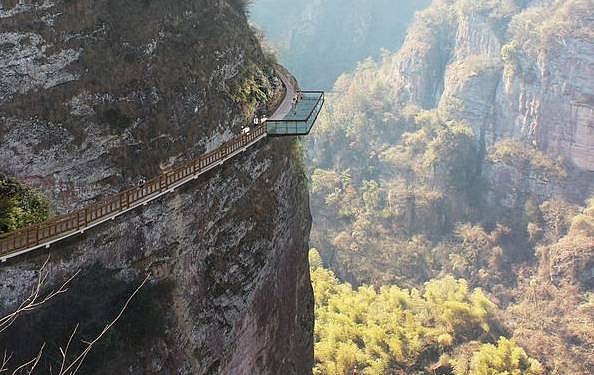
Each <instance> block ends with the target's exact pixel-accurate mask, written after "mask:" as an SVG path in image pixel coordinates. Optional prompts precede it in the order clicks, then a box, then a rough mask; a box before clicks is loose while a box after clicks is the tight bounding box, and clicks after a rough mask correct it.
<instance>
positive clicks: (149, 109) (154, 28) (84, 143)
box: [0, 0, 313, 374]
mask: <svg viewBox="0 0 594 375" xmlns="http://www.w3.org/2000/svg"><path fill="white" fill-rule="evenodd" d="M241 4H242V2H238V1H216V2H212V1H206V0H204V1H191V2H181V3H178V2H167V1H152V2H144V1H135V0H134V1H127V2H112V1H77V2H70V1H58V0H56V1H33V2H19V1H16V0H15V1H8V2H3V4H2V5H1V6H0V173H3V174H7V175H10V176H14V177H16V178H18V179H19V180H21V181H23V182H25V183H27V184H28V185H31V186H34V187H37V188H39V189H40V190H41V191H42V192H43V193H44V194H45V195H46V196H47V197H49V199H50V201H51V202H52V204H53V205H54V207H55V209H56V210H57V211H58V212H65V211H68V210H71V209H74V208H77V207H81V206H84V205H86V204H88V203H91V202H93V201H95V200H98V199H100V198H101V197H105V196H107V195H109V194H111V193H114V192H117V191H120V190H122V189H123V188H125V187H126V186H129V185H131V184H135V183H138V182H140V181H143V180H145V179H147V178H150V177H151V176H152V175H154V174H156V173H158V171H159V170H160V169H164V168H168V167H170V166H171V165H174V164H176V163H179V162H182V161H184V160H188V159H190V158H192V157H195V156H198V155H200V154H201V153H203V152H205V151H207V150H210V149H212V148H214V147H216V146H218V145H219V144H220V143H221V142H223V141H225V140H227V139H229V138H231V137H232V136H233V134H237V133H239V129H240V126H241V125H242V124H243V123H244V122H245V116H244V113H245V111H249V110H250V108H251V107H250V101H251V100H252V98H251V97H250V90H251V89H253V90H256V89H258V90H261V91H263V92H266V93H268V94H271V92H272V90H273V89H274V88H275V87H276V88H277V89H279V84H278V81H276V80H275V79H274V78H273V77H272V70H271V68H270V66H269V65H268V64H267V63H266V61H265V58H264V57H263V54H262V52H261V50H260V47H259V45H258V41H257V40H256V39H255V37H254V36H253V33H252V32H251V30H250V29H249V27H248V25H247V20H246V18H245V15H244V14H243V10H242V9H241V8H242V6H241ZM245 82H256V84H257V85H258V87H255V88H252V87H249V84H246V83H245ZM238 87H241V88H242V89H245V88H247V90H242V92H241V93H238ZM242 95H243V96H242ZM293 142H294V141H291V140H264V141H262V142H261V143H260V144H259V145H257V146H256V147H255V148H253V149H252V150H250V151H248V152H247V153H245V154H244V155H243V156H241V157H239V158H237V159H235V160H233V161H231V162H229V163H227V164H225V165H223V166H221V167H219V168H218V169H216V170H214V171H212V172H209V173H208V174H207V175H204V176H202V177H201V178H199V179H198V180H197V181H196V182H194V183H191V184H189V185H187V186H186V187H185V188H183V189H181V191H179V192H177V193H175V194H171V195H168V196H166V197H163V198H162V199H160V200H158V201H156V202H154V203H152V204H150V205H148V206H145V207H142V208H140V209H137V210H135V211H134V212H130V213H128V214H126V215H124V216H122V217H120V218H119V219H117V220H115V221H113V222H111V223H107V224H105V225H101V226H99V227H97V228H95V229H93V230H90V231H88V232H85V233H84V234H83V235H80V236H78V237H75V238H73V239H71V240H68V241H65V242H63V243H59V244H56V245H53V246H52V248H50V249H48V250H45V251H39V252H37V253H34V254H32V255H30V256H27V257H25V258H19V259H17V260H15V261H13V262H12V263H9V264H4V265H2V267H1V268H0V274H1V275H0V280H1V281H0V301H1V303H0V305H1V306H2V311H8V310H10V309H11V308H13V307H14V306H15V304H16V303H17V302H18V301H20V300H22V298H23V297H24V296H26V295H27V293H28V292H29V290H30V288H31V286H32V285H33V284H34V283H35V277H36V269H37V268H38V267H39V266H40V264H41V262H42V260H44V259H45V258H46V256H47V253H50V254H51V258H50V263H49V265H48V270H49V272H50V280H51V283H58V282H60V281H61V280H63V279H64V278H66V277H68V276H69V275H72V274H73V273H74V272H76V271H77V270H82V272H81V274H80V275H79V276H78V277H77V279H75V280H74V281H73V288H72V293H68V294H66V295H64V296H60V298H59V299H58V300H56V301H55V302H54V303H53V304H50V305H49V306H48V309H46V310H44V312H42V313H40V315H39V316H38V317H37V318H33V319H32V320H27V321H26V322H17V326H15V331H14V332H13V333H12V334H8V335H6V337H8V339H7V338H3V339H2V340H3V341H2V343H3V344H5V346H7V347H8V348H9V350H10V349H13V350H15V351H17V352H19V353H20V355H21V356H22V357H26V356H27V355H29V354H30V353H29V352H30V351H31V350H36V349H35V345H34V343H35V342H39V343H42V342H52V343H53V345H56V347H57V346H62V345H64V340H67V337H68V335H67V332H68V331H71V330H72V329H73V328H74V325H75V324H76V323H77V322H79V321H80V322H81V323H82V327H83V331H85V329H86V332H85V333H84V334H86V337H89V336H91V335H93V334H94V333H93V329H92V328H93V327H94V326H93V322H89V321H95V319H96V320H97V321H101V320H102V318H104V320H103V321H107V320H108V319H110V315H109V314H108V313H107V314H106V313H105V311H111V310H113V309H114V308H115V307H116V306H118V305H121V303H122V301H123V298H124V297H125V296H126V295H127V294H129V293H130V291H131V289H132V288H133V287H134V285H136V284H137V281H138V279H140V278H142V275H143V274H145V273H151V275H152V277H151V279H150V283H149V284H150V285H149V286H148V287H147V292H146V293H148V294H146V293H145V297H143V299H141V301H144V302H142V303H145V305H146V306H145V305H141V308H139V309H138V310H136V313H137V316H134V317H129V319H131V320H130V321H129V327H128V328H126V327H127V326H128V323H126V324H122V325H121V326H120V327H119V328H118V327H115V332H116V333H115V334H114V335H112V337H111V338H110V339H109V340H108V341H109V343H107V344H104V346H102V347H101V348H99V349H98V351H99V352H100V354H98V355H97V356H96V357H90V358H89V362H88V365H87V368H86V369H85V373H92V372H93V371H96V372H98V373H110V371H111V373H115V372H117V373H122V372H128V373H136V374H141V373H192V374H199V373H233V374H242V373H244V374H253V373H263V374H264V373H270V374H279V373H287V374H291V373H294V374H303V373H307V372H308V371H310V368H311V364H312V360H313V353H312V327H313V305H312V292H311V285H310V282H309V273H308V266H307V247H308V236H309V227H310V221H311V220H310V216H309V206H308V196H307V189H306V187H305V185H304V184H305V182H304V179H303V173H302V170H301V167H300V164H299V154H298V153H297V152H289V151H288V150H291V149H292V148H295V147H296V146H295V144H294V143H293ZM89 280H92V281H93V282H92V283H91V282H89ZM77 283H78V284H77ZM83 284H84V285H87V286H88V288H87V289H84V288H78V289H77V286H76V285H83ZM157 291H158V293H157ZM91 296H92V297H91ZM151 296H152V297H154V298H152V299H151V298H150V297H151ZM89 299H90V300H91V301H92V302H89V303H88V304H86V306H85V304H83V303H81V302H80V301H88V300H89ZM77 301H78V302H77ZM139 303H141V302H139ZM66 306H68V307H69V308H66ZM89 306H90V307H89ZM144 307H146V308H144ZM60 311H61V312H62V313H60V314H58V312H60ZM67 311H70V313H66V312H67ZM76 312H79V313H80V314H77V313H76ZM52 314H53V315H52ZM56 314H57V315H56ZM85 314H87V315H85ZM94 314H95V315H94ZM151 314H152V315H151ZM56 316H59V317H60V318H59V323H58V326H59V327H61V328H59V329H58V328H55V326H56V325H55V324H54V325H51V326H48V319H52V317H54V318H55V317H56ZM85 317H86V319H85ZM151 317H152V318H151ZM143 321H144V323H142V322H143ZM96 323H97V322H96V321H95V326H96ZM19 324H20V325H19ZM141 324H145V327H144V328H142V329H140V331H138V325H141ZM85 326H86V328H85ZM48 327H54V328H55V329H54V328H51V329H50V328H48ZM130 327H132V328H130ZM134 327H136V328H134ZM155 327H158V328H159V329H154V328H155ZM145 328H146V329H145ZM130 329H131V330H130ZM56 330H57V331H56ZM40 331H41V334H39V332H40ZM25 332H31V333H32V335H31V336H29V337H28V338H27V340H28V343H27V344H26V345H25V343H24V342H23V340H21V339H19V338H18V335H17V334H16V333H21V334H23V335H25ZM130 332H136V335H137V336H136V338H137V339H136V340H134V343H133V344H130V345H128V344H126V343H128V342H129V341H130V340H132V339H131V337H132V336H130V334H129V333H130ZM33 333H34V334H33ZM32 343H33V344H32ZM114 353H115V354H114ZM53 354H55V353H53ZM101 358H103V359H101ZM105 358H111V359H110V360H109V361H106V360H105ZM47 361H48V363H49V362H51V354H50V356H49V357H48V359H47Z"/></svg>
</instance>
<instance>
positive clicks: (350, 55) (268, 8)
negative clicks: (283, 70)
mask: <svg viewBox="0 0 594 375" xmlns="http://www.w3.org/2000/svg"><path fill="white" fill-rule="evenodd" d="M429 3H430V1H429V0H399V1H394V0H341V1H330V0H295V1H290V0H256V1H255V2H254V5H253V6H252V7H251V18H252V19H253V20H254V21H255V22H256V23H257V24H258V25H259V27H261V28H262V29H263V30H264V31H265V34H266V37H267V38H269V39H270V41H271V42H272V43H273V44H274V45H276V46H277V48H278V49H279V50H280V56H281V60H282V62H283V63H284V64H285V65H286V66H287V67H288V68H289V69H290V70H291V71H293V72H295V75H296V76H297V78H298V79H299V81H300V82H301V84H302V86H303V87H307V88H312V87H313V88H330V87H331V86H332V84H333V83H334V80H335V79H336V77H338V75H339V74H341V73H342V72H346V71H351V70H353V68H354V67H355V65H356V63H357V61H359V60H362V59H364V58H366V57H368V56H372V57H374V58H377V57H379V55H380V49H382V48H385V49H387V50H389V51H394V50H396V49H397V48H398V47H399V46H400V44H401V43H402V40H403V38H404V35H405V32H406V28H407V27H408V24H409V22H410V21H411V20H412V16H413V14H414V12H415V11H416V10H418V9H422V8H424V7H425V6H427V5H428V4H429Z"/></svg>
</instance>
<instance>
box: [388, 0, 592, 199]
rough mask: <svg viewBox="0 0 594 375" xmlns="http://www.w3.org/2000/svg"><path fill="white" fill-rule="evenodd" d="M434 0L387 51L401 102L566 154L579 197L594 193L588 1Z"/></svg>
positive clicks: (490, 138)
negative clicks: (395, 50) (403, 37)
mask: <svg viewBox="0 0 594 375" xmlns="http://www.w3.org/2000/svg"><path fill="white" fill-rule="evenodd" d="M523 3H524V5H523V6H520V5H516V4H520V3H519V2H476V3H474V2H467V1H434V3H433V5H432V6H431V7H430V8H429V9H427V10H425V11H423V12H422V13H420V14H419V15H418V16H417V20H416V22H415V24H414V25H413V27H412V28H411V30H410V32H409V35H408V37H407V39H406V41H405V43H404V45H403V47H402V49H401V50H400V51H399V52H398V53H397V54H395V55H394V56H392V57H391V58H390V59H388V60H387V64H386V66H384V67H383V69H388V70H390V69H391V70H392V74H391V78H390V84H391V85H392V87H393V89H394V91H395V92H396V93H397V95H398V97H399V98H400V99H401V101H402V102H412V103H415V104H417V105H419V106H421V107H424V108H427V109H433V108H436V109H438V111H439V114H440V116H441V117H442V118H444V119H446V120H447V119H456V120H463V121H466V122H468V123H469V124H470V125H471V126H472V127H473V129H474V131H475V134H476V135H477V137H478V138H480V140H481V143H482V144H483V147H484V148H489V147H490V146H491V145H493V144H494V143H496V142H497V141H498V140H501V139H502V138H505V137H511V138H514V139H517V140H521V141H523V142H526V143H529V144H532V145H534V146H536V147H537V148H538V149H539V150H541V151H543V152H545V153H546V154H547V155H548V156H550V157H552V158H554V159H557V158H560V159H562V160H564V162H565V163H566V165H567V166H568V168H569V169H570V171H571V174H572V178H573V179H574V180H575V181H576V182H577V183H576V184H574V186H565V187H563V188H562V190H564V193H566V194H567V195H568V196H570V197H571V198H573V199H577V200H581V199H583V198H584V197H586V196H588V195H589V194H592V193H593V192H594V183H592V181H594V163H593V161H594V159H593V157H594V112H593V111H594V106H593V104H592V103H593V99H592V98H594V85H593V84H592V77H594V38H593V37H592V36H593V32H592V30H594V19H592V17H591V14H592V9H593V6H594V5H593V4H592V2H591V1H578V0H575V1H544V2H543V1H527V2H523Z"/></svg>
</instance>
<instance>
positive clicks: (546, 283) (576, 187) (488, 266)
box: [284, 0, 594, 375]
mask: <svg viewBox="0 0 594 375" xmlns="http://www.w3.org/2000/svg"><path fill="white" fill-rule="evenodd" d="M403 3H405V4H404V5H403V7H405V8H406V7H407V6H409V5H410V4H409V2H403ZM316 4H317V3H316ZM393 8H394V9H398V8H399V7H398V6H393ZM593 10H594V4H593V3H592V2H591V1H582V0H572V1H546V2H542V1H518V0H515V1H512V0H502V1H498V0H482V1H467V0H456V1H454V0H442V1H434V2H433V4H432V5H431V6H429V7H428V8H427V9H425V10H423V11H420V12H419V13H417V14H416V16H415V18H414V22H413V24H412V26H411V27H410V29H409V31H408V35H407V37H406V39H405V41H404V44H403V45H402V48H400V49H399V50H397V49H394V52H388V51H385V50H384V51H383V53H382V56H381V57H378V58H369V59H366V60H362V61H361V62H359V63H358V65H357V66H356V68H354V70H353V71H352V72H350V73H345V74H343V75H341V76H340V77H339V78H338V80H337V81H336V83H335V85H334V88H333V90H332V92H331V93H330V94H329V95H328V100H327V102H326V108H325V110H324V111H323V113H322V114H321V115H320V119H319V120H318V123H317V125H316V127H315V128H314V131H313V132H312V135H311V136H310V138H309V139H307V140H305V142H306V144H307V147H306V150H307V161H306V162H307V165H308V168H309V171H310V173H309V179H310V181H309V182H310V193H311V207H312V215H313V219H314V221H313V227H312V233H311V245H312V247H314V248H315V249H313V250H312V251H311V253H310V266H311V273H312V282H313V287H314V292H315V300H316V310H315V311H316V328H315V341H316V344H315V359H316V366H315V368H314V373H315V374H320V375H321V374H416V373H419V374H456V375H459V374H584V375H586V374H591V373H592V371H593V369H594V330H593V329H592V327H594V195H593V192H594V173H593V172H592V171H594V166H593V165H592V157H591V156H589V155H591V153H592V148H591V146H592V145H594V129H593V128H594V125H593V124H594V123H593V122H592V119H593V118H594V116H592V111H591V108H592V107H591V104H592V103H593V102H592V100H593V97H592V96H591V93H592V78H593V76H592V74H593V71H592V69H591V66H590V67H589V68H588V67H587V66H588V64H587V63H586V61H592V60H591V59H592V58H593V55H594V52H593V49H592V47H593V43H592V40H593V39H592V35H594V34H593V20H592V18H591V14H592V11H593ZM395 13H397V12H395V11H394V12H392V15H393V17H394V18H397V17H398V16H399V15H400V14H399V15H396V14H395ZM395 22H396V21H395ZM308 30H309V29H308ZM314 30H315V28H314ZM310 31H311V30H310ZM319 37H320V38H324V36H323V35H322V34H320V35H319ZM372 37H373V36H370V38H372ZM378 38H381V37H378ZM284 58H286V59H289V60H291V59H295V56H293V55H289V56H285V57H284ZM291 63H292V64H294V65H299V64H300V63H303V65H302V66H300V69H302V71H307V69H308V66H307V64H306V63H305V59H303V60H299V59H297V60H291ZM568 67H569V68H568ZM569 70H571V72H572V73H571V74H566V73H565V72H566V71H569ZM545 93H546V94H545ZM588 103H589V104H588ZM574 106H575V107H574ZM567 108H571V111H572V112H567V116H564V115H563V114H565V113H566V112H565V111H569V110H568V109H567ZM547 111H548V112H547ZM560 113H561V115H560ZM566 138H570V140H569V141H567V139H566ZM564 142H565V143H564ZM571 142H573V143H571ZM585 147H590V148H589V149H586V151H585V152H583V151H580V150H584V148H585ZM588 150H589V151H588ZM588 153H590V154H589V155H588Z"/></svg>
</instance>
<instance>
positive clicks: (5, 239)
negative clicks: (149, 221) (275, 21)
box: [0, 73, 324, 262]
mask: <svg viewBox="0 0 594 375" xmlns="http://www.w3.org/2000/svg"><path fill="white" fill-rule="evenodd" d="M279 76H280V77H281V80H282V81H283V84H284V85H285V87H286V88H287V91H288V90H289V86H291V85H292V84H291V83H290V81H289V80H288V78H287V77H286V76H285V75H284V74H282V73H280V74H279ZM291 89H293V87H292V86H291ZM304 93H305V92H304ZM309 93H315V94H320V96H319V97H318V99H317V100H318V103H319V101H320V100H322V101H323V99H324V93H323V92H322V91H315V92H309ZM286 94H287V92H285V97H284V99H283V100H282V102H281V103H279V105H278V107H277V109H276V112H278V113H277V114H278V115H281V116H284V115H285V113H283V111H286V109H282V108H283V107H287V106H288V104H287V103H288V100H290V98H289V97H288V96H287V95H286ZM310 116H311V113H310V115H309V116H308V120H309V117H310ZM316 116H317V114H316ZM269 121H274V120H269ZM266 128H267V126H266V123H264V124H260V125H258V126H256V127H255V128H253V129H252V130H251V131H250V132H248V133H242V134H240V135H239V136H237V137H235V138H234V139H232V140H230V141H228V142H225V143H223V144H222V145H220V146H219V147H217V148H216V149H214V150H212V151H210V152H207V153H206V154H204V155H202V156H200V157H198V158H196V159H193V160H191V161H189V162H186V163H184V164H182V165H180V166H177V167H175V168H173V169H171V170H168V171H165V172H163V173H161V174H159V175H158V176H155V177H153V178H151V179H150V180H148V181H147V182H145V183H144V184H142V185H139V186H136V187H132V188H129V189H126V190H124V191H121V192H119V193H117V194H114V195H112V196H110V197H108V198H106V199H104V200H101V201H99V202H97V203H93V204H90V205H89V206H86V207H84V208H81V209H78V210H75V211H73V212H70V213H67V214H63V215H59V216H56V217H54V218H51V219H49V220H46V221H44V222H42V223H38V224H33V225H29V226H27V227H24V228H22V229H18V230H15V231H13V232H9V233H4V234H2V235H0V261H2V262H4V261H6V260H7V259H10V258H13V257H16V256H18V255H21V254H25V253H28V252H29V251H32V250H35V249H37V248H40V247H43V246H45V247H49V246H50V245H51V244H52V243H54V242H57V241H60V240H62V239H65V238H68V237H71V236H74V235H76V234H77V233H83V232H84V231H86V230H88V229H90V228H93V227H94V226H96V225H99V224H101V223H103V222H105V221H107V220H111V219H115V218H116V217H117V216H119V215H121V214H123V213H125V212H128V211H130V210H133V209H134V208H136V207H138V206H141V205H145V204H147V203H148V202H151V201H153V200H155V199H157V198H159V197H160V196H162V195H165V194H167V193H169V192H173V191H174V190H175V189H176V188H178V187H180V186H182V185H184V184H186V183H188V182H189V181H192V180H194V179H196V178H197V177H198V176H200V175H201V174H203V173H206V172H208V171H209V170H211V169H213V168H214V167H216V166H217V165H219V164H222V163H223V162H225V161H226V160H228V159H230V158H232V157H234V156H236V155H238V154H240V153H241V152H243V151H245V150H246V149H247V148H248V147H250V146H252V145H254V144H255V143H257V142H258V141H259V140H261V139H262V138H264V137H266V136H267V132H266Z"/></svg>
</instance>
